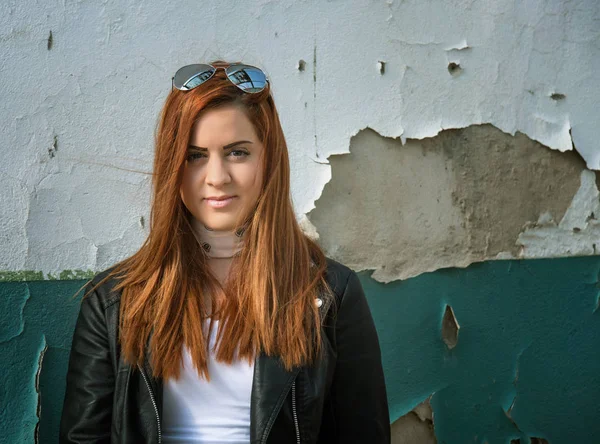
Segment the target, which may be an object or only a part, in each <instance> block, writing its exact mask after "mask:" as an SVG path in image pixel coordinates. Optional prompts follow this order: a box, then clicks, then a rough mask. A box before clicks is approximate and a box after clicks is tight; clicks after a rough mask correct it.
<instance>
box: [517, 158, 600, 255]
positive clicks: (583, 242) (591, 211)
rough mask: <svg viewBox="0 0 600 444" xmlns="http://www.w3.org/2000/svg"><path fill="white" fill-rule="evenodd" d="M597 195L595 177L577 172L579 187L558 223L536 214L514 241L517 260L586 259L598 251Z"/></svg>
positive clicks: (599, 209) (599, 215)
mask: <svg viewBox="0 0 600 444" xmlns="http://www.w3.org/2000/svg"><path fill="white" fill-rule="evenodd" d="M599 196H600V192H599V191H598V187H597V186H596V175H595V174H594V172H592V171H589V170H583V171H582V172H581V187H580V188H579V190H578V191H577V194H575V196H574V197H573V201H572V202H571V205H570V206H569V208H568V209H567V211H566V213H565V215H564V216H563V218H562V219H561V221H560V222H559V223H558V224H557V223H556V222H555V221H554V219H553V218H552V215H551V214H549V213H544V214H541V215H540V218H539V220H538V221H537V223H536V224H535V225H533V226H531V227H528V228H527V229H525V231H523V232H522V233H521V234H520V235H519V238H518V240H517V243H518V244H519V245H521V246H522V248H521V252H520V255H519V256H520V257H522V258H539V257H561V256H587V255H591V254H598V253H599V252H600V221H599V220H598V219H600V199H599Z"/></svg>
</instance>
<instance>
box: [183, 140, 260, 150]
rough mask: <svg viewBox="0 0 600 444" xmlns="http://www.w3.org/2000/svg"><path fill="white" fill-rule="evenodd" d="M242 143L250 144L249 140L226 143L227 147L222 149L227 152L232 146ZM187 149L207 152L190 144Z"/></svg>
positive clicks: (201, 147)
mask: <svg viewBox="0 0 600 444" xmlns="http://www.w3.org/2000/svg"><path fill="white" fill-rule="evenodd" d="M242 143H250V144H252V142H251V141H249V140H238V141H237V142H231V143H228V144H227V145H225V146H224V147H223V149H224V150H228V149H229V148H233V147H234V146H237V145H241V144H242ZM189 148H196V149H198V150H208V148H204V147H203V146H196V145H192V144H190V145H189Z"/></svg>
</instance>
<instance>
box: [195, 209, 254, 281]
mask: <svg viewBox="0 0 600 444" xmlns="http://www.w3.org/2000/svg"><path fill="white" fill-rule="evenodd" d="M192 226H193V228H194V234H195V235H196V238H197V239H198V242H199V243H200V245H202V248H203V249H204V251H205V253H206V255H207V256H208V265H209V267H210V269H211V271H212V272H213V274H214V276H215V277H216V278H217V280H218V281H219V282H220V283H221V285H224V283H225V281H226V280H227V276H228V275H229V269H230V266H231V262H232V260H233V257H234V256H235V255H236V254H238V253H239V252H240V251H241V250H242V248H243V246H244V241H243V237H242V236H243V231H240V230H238V231H237V232H236V231H225V230H211V229H208V228H207V227H205V226H204V225H203V224H202V223H201V222H199V221H197V220H194V222H193V223H192Z"/></svg>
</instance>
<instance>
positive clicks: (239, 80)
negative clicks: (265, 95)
mask: <svg viewBox="0 0 600 444" xmlns="http://www.w3.org/2000/svg"><path fill="white" fill-rule="evenodd" d="M226 71H227V77H229V80H231V82H232V83H233V84H234V85H235V86H237V87H238V88H240V89H241V90H243V91H246V92H249V93H255V92H260V91H262V90H263V89H265V86H266V85H267V76H266V75H265V73H264V72H262V71H261V70H260V69H258V68H256V67H254V66H250V65H231V66H230V67H228V68H227V70H226Z"/></svg>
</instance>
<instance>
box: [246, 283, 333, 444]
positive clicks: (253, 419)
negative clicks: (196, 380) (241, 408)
mask: <svg viewBox="0 0 600 444" xmlns="http://www.w3.org/2000/svg"><path fill="white" fill-rule="evenodd" d="M320 299H321V300H320V301H319V300H317V301H315V303H317V304H318V305H319V313H320V316H321V324H323V322H324V320H325V317H326V315H327V312H328V311H329V308H330V306H331V303H332V298H331V297H330V296H329V295H322V296H321V298H320ZM299 372H300V367H296V368H294V369H292V370H290V371H288V370H286V369H285V368H284V366H283V364H282V362H281V360H280V359H279V357H277V356H267V355H266V354H264V353H263V352H261V353H260V354H259V355H258V356H257V357H256V359H255V360H254V377H253V380H252V394H251V397H250V442H251V443H252V444H255V443H256V444H264V443H266V442H267V438H268V436H269V432H270V431H271V427H273V424H274V423H275V419H276V418H277V415H278V414H279V411H280V410H281V407H282V406H283V403H284V402H285V399H286V397H287V395H288V393H289V392H290V389H291V388H292V384H293V383H294V380H295V379H296V376H298V373H299Z"/></svg>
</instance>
